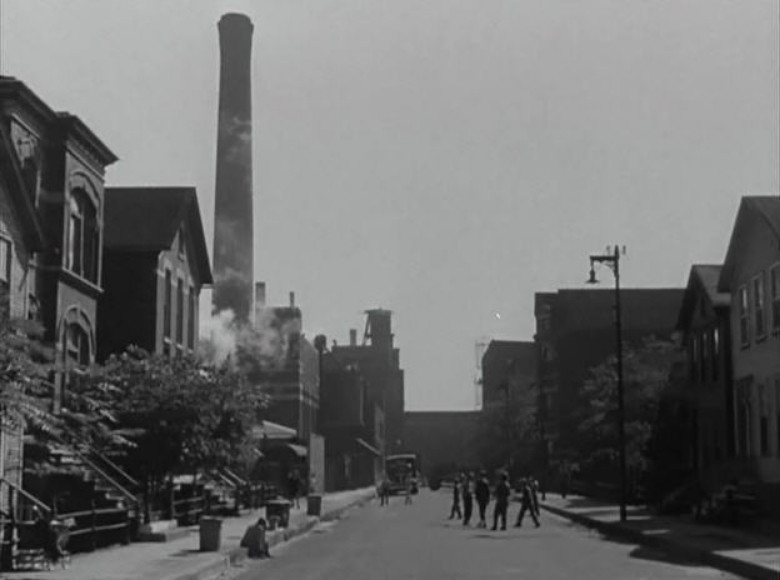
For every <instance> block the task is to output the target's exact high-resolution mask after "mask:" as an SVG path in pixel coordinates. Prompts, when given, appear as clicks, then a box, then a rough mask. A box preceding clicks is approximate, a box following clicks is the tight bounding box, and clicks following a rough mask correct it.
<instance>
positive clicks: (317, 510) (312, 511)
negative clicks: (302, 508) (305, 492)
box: [306, 493, 322, 517]
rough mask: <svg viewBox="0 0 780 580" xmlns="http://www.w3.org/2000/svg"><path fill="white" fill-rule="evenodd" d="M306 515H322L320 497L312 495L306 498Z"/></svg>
mask: <svg viewBox="0 0 780 580" xmlns="http://www.w3.org/2000/svg"><path fill="white" fill-rule="evenodd" d="M306 515H309V516H317V517H320V515H322V496H321V495H320V494H318V493H313V494H311V495H309V496H308V497H307V498H306Z"/></svg>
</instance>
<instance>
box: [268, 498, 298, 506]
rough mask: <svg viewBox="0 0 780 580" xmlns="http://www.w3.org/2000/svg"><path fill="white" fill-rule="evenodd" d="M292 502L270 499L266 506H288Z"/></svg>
mask: <svg viewBox="0 0 780 580" xmlns="http://www.w3.org/2000/svg"><path fill="white" fill-rule="evenodd" d="M291 503H292V502H290V501H288V500H286V499H272V500H269V501H267V502H266V504H267V505H268V504H270V505H290V504H291Z"/></svg>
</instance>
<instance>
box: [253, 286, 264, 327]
mask: <svg viewBox="0 0 780 580" xmlns="http://www.w3.org/2000/svg"><path fill="white" fill-rule="evenodd" d="M264 308H265V282H255V326H257V324H258V323H259V322H260V319H261V318H262V317H263V309H264Z"/></svg>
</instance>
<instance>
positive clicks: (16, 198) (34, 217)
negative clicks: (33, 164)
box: [0, 122, 46, 251]
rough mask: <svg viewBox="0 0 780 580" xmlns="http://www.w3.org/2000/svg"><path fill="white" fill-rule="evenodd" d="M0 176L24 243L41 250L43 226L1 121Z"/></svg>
mask: <svg viewBox="0 0 780 580" xmlns="http://www.w3.org/2000/svg"><path fill="white" fill-rule="evenodd" d="M0 176H2V178H3V181H4V182H5V185H6V189H7V191H8V196H9V197H10V199H11V203H12V204H13V206H14V208H15V209H16V212H17V216H18V217H19V221H20V222H21V224H20V225H21V227H22V232H23V234H22V235H23V237H24V243H25V244H26V245H27V248H28V250H30V251H36V250H42V249H43V248H44V246H45V244H46V236H45V234H44V231H43V226H42V224H41V221H40V219H38V213H37V211H36V210H35V205H34V204H33V201H32V199H31V194H30V192H29V191H27V184H26V183H25V181H24V177H23V176H22V169H21V167H20V166H19V160H18V158H17V157H16V151H15V150H14V147H13V143H12V141H11V136H10V135H9V134H8V131H7V130H6V127H5V123H3V122H0Z"/></svg>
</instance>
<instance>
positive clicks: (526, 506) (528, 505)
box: [515, 478, 540, 528]
mask: <svg viewBox="0 0 780 580" xmlns="http://www.w3.org/2000/svg"><path fill="white" fill-rule="evenodd" d="M520 486H521V493H522V494H523V495H522V498H521V500H520V511H519V512H518V513H517V521H516V522H515V527H516V528H519V527H522V525H523V517H525V513H526V512H528V513H529V514H530V516H531V519H532V520H533V521H534V524H536V527H537V528H538V527H539V525H540V524H539V501H538V499H535V498H536V492H535V491H534V488H533V482H532V480H531V479H530V478H527V479H524V480H522V482H521V483H520Z"/></svg>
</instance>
